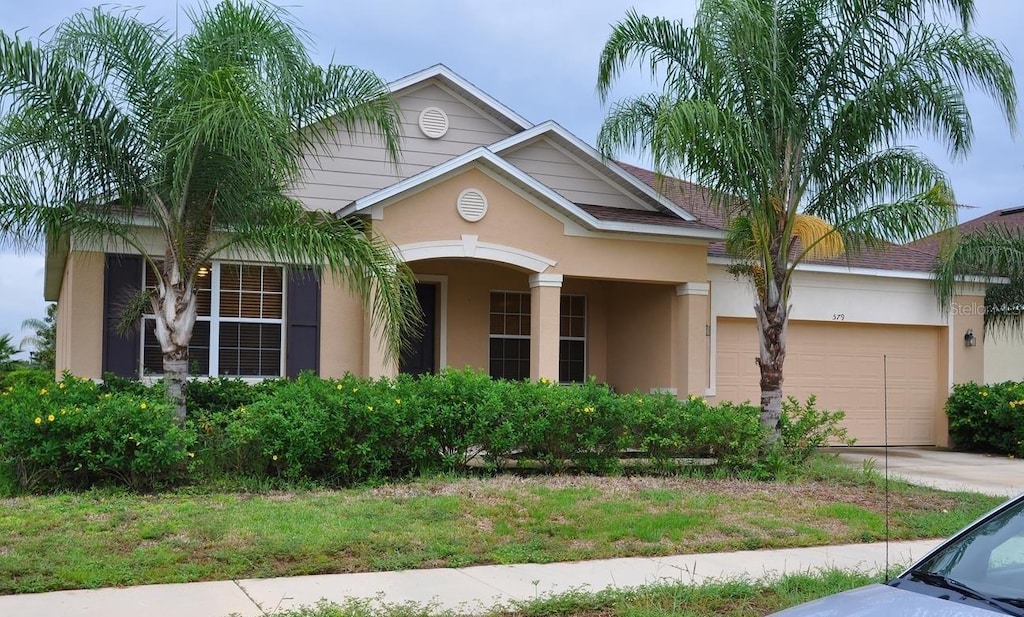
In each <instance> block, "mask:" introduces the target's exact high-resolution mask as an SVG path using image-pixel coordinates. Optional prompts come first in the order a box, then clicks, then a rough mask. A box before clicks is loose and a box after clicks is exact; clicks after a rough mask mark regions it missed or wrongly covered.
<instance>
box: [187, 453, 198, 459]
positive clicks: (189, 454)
mask: <svg viewBox="0 0 1024 617" xmlns="http://www.w3.org/2000/svg"><path fill="white" fill-rule="evenodd" d="M188 457H189V458H195V457H196V453H195V452H189V453H188Z"/></svg>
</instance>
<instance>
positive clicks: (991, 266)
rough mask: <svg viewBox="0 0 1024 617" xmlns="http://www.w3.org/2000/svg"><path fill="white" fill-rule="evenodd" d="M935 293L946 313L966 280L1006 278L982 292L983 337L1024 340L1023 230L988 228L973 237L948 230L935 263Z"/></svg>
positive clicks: (994, 225) (979, 230) (999, 227)
mask: <svg viewBox="0 0 1024 617" xmlns="http://www.w3.org/2000/svg"><path fill="white" fill-rule="evenodd" d="M935 272H936V284H935V293H936V295H937V296H938V298H939V304H940V306H941V308H942V309H943V310H944V311H946V310H949V309H950V307H951V306H952V304H953V301H954V298H955V297H956V287H957V283H958V282H959V281H961V280H962V279H963V277H965V276H980V277H1006V278H1008V279H1009V282H1007V283H993V284H989V285H988V286H986V288H985V333H986V334H991V333H1000V334H1003V335H1008V336H1012V337H1017V338H1024V229H1022V228H1019V227H1008V226H1006V225H997V224H990V225H986V226H985V227H983V228H981V229H978V230H974V231H973V232H972V233H966V234H959V233H957V232H956V231H955V230H951V232H950V233H949V235H948V236H947V237H946V238H944V241H943V244H942V245H941V249H940V252H939V259H938V260H937V261H936V271H935Z"/></svg>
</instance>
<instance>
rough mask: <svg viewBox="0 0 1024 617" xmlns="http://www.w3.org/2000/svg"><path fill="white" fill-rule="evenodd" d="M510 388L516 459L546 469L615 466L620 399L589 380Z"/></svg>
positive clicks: (620, 440)
mask: <svg viewBox="0 0 1024 617" xmlns="http://www.w3.org/2000/svg"><path fill="white" fill-rule="evenodd" d="M515 388H516V389H517V390H519V392H518V393H517V394H518V395H517V396H516V397H515V399H514V404H513V409H515V413H516V420H515V422H516V427H517V428H518V432H519V445H518V448H516V449H517V450H518V451H519V453H520V456H522V457H524V458H527V459H532V460H536V461H538V462H539V463H540V464H541V465H542V467H543V468H544V469H545V470H546V471H557V470H560V469H562V468H564V467H565V465H566V463H568V462H572V463H573V464H575V465H576V466H577V467H578V468H580V469H583V470H585V471H589V472H595V473H598V472H601V473H603V472H608V471H612V470H615V469H617V468H618V467H619V453H620V452H621V450H622V449H623V447H624V444H625V440H624V437H625V434H626V430H627V429H626V418H627V417H628V416H627V415H626V414H625V413H624V408H625V403H624V399H623V397H618V396H615V395H614V394H612V392H611V390H610V389H609V388H608V386H605V385H602V384H598V383H596V382H595V381H590V382H587V383H585V384H579V385H563V386H559V385H556V384H554V383H552V382H550V381H547V380H541V381H540V382H538V383H530V382H526V383H521V384H516V386H515Z"/></svg>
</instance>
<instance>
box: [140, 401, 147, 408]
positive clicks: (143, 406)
mask: <svg viewBox="0 0 1024 617" xmlns="http://www.w3.org/2000/svg"><path fill="white" fill-rule="evenodd" d="M147 407H149V405H147V404H146V401H142V403H140V404H139V409H145V408H147Z"/></svg>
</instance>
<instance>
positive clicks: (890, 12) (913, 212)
mask: <svg viewBox="0 0 1024 617" xmlns="http://www.w3.org/2000/svg"><path fill="white" fill-rule="evenodd" d="M974 11H975V7H974V1H973V0H702V2H701V3H700V6H699V8H698V10H697V15H696V20H695V22H694V24H693V25H692V26H687V25H686V24H684V23H683V22H682V21H669V20H666V19H661V18H652V17H646V16H642V15H638V14H637V13H636V12H629V13H628V14H627V15H626V18H625V19H624V20H622V21H621V22H619V23H618V24H616V25H615V26H614V27H613V30H612V34H611V36H610V37H609V38H608V41H607V43H605V46H604V49H603V51H602V53H601V58H600V62H599V69H598V91H599V94H600V96H601V97H602V99H603V100H605V99H607V97H608V95H609V93H610V91H611V88H612V86H613V84H614V82H615V80H616V78H617V77H618V76H619V75H620V74H621V73H622V72H623V71H624V70H625V69H626V68H627V67H628V66H630V65H632V64H634V63H636V64H640V65H642V67H643V68H644V69H645V71H649V72H650V74H651V75H652V76H655V77H656V78H657V79H659V80H660V84H661V91H660V92H656V93H652V94H647V95H643V96H639V97H635V98H630V99H626V100H623V101H620V102H618V103H616V104H615V105H614V106H613V107H612V108H611V110H610V112H609V114H608V117H607V118H606V119H605V121H604V124H603V125H602V127H601V131H600V135H599V137H598V142H599V146H600V148H601V150H602V152H603V153H605V154H606V155H609V156H610V155H612V154H613V153H615V152H617V151H621V150H627V151H630V150H631V151H639V152H642V151H647V150H649V152H650V155H651V156H652V159H653V163H654V165H655V168H656V171H658V172H661V173H665V172H673V173H681V174H687V175H689V176H690V177H691V178H692V179H693V180H694V181H695V182H697V183H698V184H701V185H703V186H706V187H707V188H708V189H709V192H710V194H711V196H712V197H713V201H714V204H715V205H716V207H717V208H718V209H719V210H720V211H722V213H723V214H724V216H725V219H726V220H727V221H728V223H729V225H730V228H729V230H728V234H729V235H728V239H727V242H726V245H727V248H728V250H729V252H730V254H731V255H732V256H733V257H734V258H736V259H737V260H738V261H739V265H738V266H736V267H735V268H734V270H735V271H736V272H737V273H740V274H743V275H745V276H747V277H749V279H750V280H751V281H752V282H753V287H754V290H755V291H754V302H755V304H754V312H755V315H756V318H757V319H756V321H757V328H758V337H759V342H760V355H759V365H760V372H761V381H760V386H761V416H762V422H763V423H764V425H765V426H766V427H767V428H768V429H769V430H770V435H771V436H772V437H771V439H772V440H774V439H777V438H778V435H779V432H778V422H779V416H780V413H781V400H782V383H783V362H784V360H785V357H786V328H787V324H788V321H789V315H790V302H791V298H790V295H791V288H792V279H793V273H794V269H795V268H796V266H797V265H799V264H800V263H801V262H802V261H804V260H806V259H808V258H813V257H818V256H827V255H837V254H839V253H843V252H845V253H847V254H850V253H854V252H857V251H862V250H865V249H877V248H882V247H884V246H885V245H886V243H888V242H901V243H902V242H906V241H911V240H914V239H917V238H920V237H922V236H924V235H928V234H930V233H933V232H936V231H938V230H940V229H944V228H946V227H949V226H950V225H952V224H953V223H954V222H955V209H954V201H953V194H952V192H951V190H950V188H949V186H948V183H947V179H946V177H945V175H944V174H943V172H942V171H941V170H940V169H939V168H938V167H937V166H936V165H935V164H934V163H933V162H932V161H930V160H929V159H928V158H926V157H925V156H923V155H922V154H921V153H920V152H918V151H916V150H914V149H912V148H908V147H901V146H900V145H899V143H900V142H901V140H903V139H905V138H906V137H908V136H910V135H915V134H924V135H927V136H930V137H933V138H935V139H937V140H939V141H941V142H943V143H945V144H946V145H947V147H948V148H949V150H950V151H951V152H952V153H953V154H955V155H958V156H962V155H964V154H965V153H966V152H967V151H968V149H969V148H970V145H971V138H972V129H971V118H970V115H969V113H968V110H967V107H966V105H965V103H964V91H965V88H966V87H967V86H980V87H981V88H982V89H983V90H984V91H985V92H986V93H988V94H989V95H990V96H992V97H993V98H994V99H995V100H996V102H997V104H998V105H999V106H1000V108H1001V109H1002V111H1003V113H1004V115H1005V116H1006V119H1007V121H1008V122H1009V123H1010V124H1011V126H1012V125H1013V124H1014V122H1015V115H1014V114H1015V108H1016V101H1017V99H1016V91H1015V87H1014V80H1013V73H1012V70H1011V68H1010V66H1009V64H1008V63H1007V59H1006V55H1005V53H1004V52H1003V50H1002V48H1001V47H1000V46H999V45H998V44H997V43H996V42H994V41H992V40H990V39H987V38H985V37H982V36H979V35H977V34H974V33H972V32H969V31H968V27H969V26H970V25H971V23H972V21H973V18H974ZM951 22H954V23H955V25H953V23H951Z"/></svg>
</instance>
